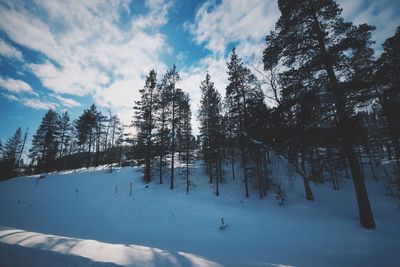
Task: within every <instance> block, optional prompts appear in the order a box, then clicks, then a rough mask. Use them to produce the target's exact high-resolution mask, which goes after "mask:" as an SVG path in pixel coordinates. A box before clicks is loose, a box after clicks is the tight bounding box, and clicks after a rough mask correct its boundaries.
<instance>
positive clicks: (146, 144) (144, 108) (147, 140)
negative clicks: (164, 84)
mask: <svg viewBox="0 0 400 267" xmlns="http://www.w3.org/2000/svg"><path fill="white" fill-rule="evenodd" d="M156 86H157V73H156V72H155V71H154V70H151V71H150V72H149V75H148V76H147V77H146V82H145V86H144V87H143V89H140V90H139V92H140V94H141V98H140V100H139V101H136V102H135V107H134V109H135V117H134V124H135V126H136V128H137V142H138V146H140V147H142V149H141V151H143V154H144V165H145V168H144V181H145V182H146V183H149V182H150V178H151V163H152V158H153V156H154V129H155V119H154V117H155V112H156V105H155V93H156V92H155V89H156Z"/></svg>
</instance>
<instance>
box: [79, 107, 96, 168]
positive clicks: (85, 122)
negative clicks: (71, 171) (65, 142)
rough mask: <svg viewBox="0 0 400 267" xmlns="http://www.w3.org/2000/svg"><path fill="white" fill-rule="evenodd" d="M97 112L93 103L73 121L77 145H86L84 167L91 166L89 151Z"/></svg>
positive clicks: (92, 140)
mask: <svg viewBox="0 0 400 267" xmlns="http://www.w3.org/2000/svg"><path fill="white" fill-rule="evenodd" d="M97 119H98V112H97V108H96V106H95V105H94V104H92V105H91V106H90V108H89V109H86V110H84V111H83V114H82V115H81V116H79V118H78V119H77V120H76V121H75V129H76V132H77V139H78V145H79V146H80V147H81V148H82V147H83V148H84V146H85V145H86V146H87V151H88V152H87V158H86V167H87V168H89V166H91V151H92V145H93V142H94V133H95V130H96V128H97V122H98V120H97Z"/></svg>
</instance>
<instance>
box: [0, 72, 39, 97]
mask: <svg viewBox="0 0 400 267" xmlns="http://www.w3.org/2000/svg"><path fill="white" fill-rule="evenodd" d="M0 88H3V89H5V90H7V91H9V92H12V93H17V94H18V93H28V94H32V95H36V96H37V95H38V94H37V93H36V92H35V91H34V90H33V89H32V87H31V86H30V85H29V84H27V83H26V82H24V81H21V80H14V79H11V78H2V77H0Z"/></svg>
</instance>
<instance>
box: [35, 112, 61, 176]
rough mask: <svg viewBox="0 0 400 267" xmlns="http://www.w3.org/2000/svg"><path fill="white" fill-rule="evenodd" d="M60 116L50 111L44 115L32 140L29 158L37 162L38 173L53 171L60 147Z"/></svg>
mask: <svg viewBox="0 0 400 267" xmlns="http://www.w3.org/2000/svg"><path fill="white" fill-rule="evenodd" d="M59 134H60V132H59V116H58V114H57V113H56V112H55V111H54V110H52V109H50V110H49V111H47V113H46V114H45V115H44V117H43V119H42V122H41V123H40V125H39V128H38V129H37V131H36V133H35V135H34V136H33V139H32V147H31V148H30V149H29V157H30V158H31V159H32V160H33V161H36V163H37V168H36V171H37V172H41V171H45V172H48V171H53V170H54V168H55V159H56V157H57V154H58V153H57V152H58V145H59Z"/></svg>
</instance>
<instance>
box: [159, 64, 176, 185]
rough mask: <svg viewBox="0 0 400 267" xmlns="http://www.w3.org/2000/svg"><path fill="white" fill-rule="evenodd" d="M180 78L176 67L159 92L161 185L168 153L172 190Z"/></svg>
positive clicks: (165, 76)
mask: <svg viewBox="0 0 400 267" xmlns="http://www.w3.org/2000/svg"><path fill="white" fill-rule="evenodd" d="M179 81H180V76H179V74H178V72H177V71H176V67H175V65H174V66H173V67H172V68H171V69H169V70H168V71H167V73H166V74H165V75H164V77H163V79H162V80H161V83H160V84H159V86H158V91H157V110H158V114H157V132H158V155H159V157H160V160H159V161H160V183H162V182H163V180H162V176H163V164H164V161H163V160H164V157H165V155H166V154H167V152H168V147H169V150H170V154H171V178H170V189H173V188H174V167H175V166H174V165H175V149H176V147H175V146H176V140H175V139H176V136H175V134H176V123H177V122H176V118H177V116H176V115H177V114H176V111H177V104H178V102H177V93H176V91H177V88H176V85H177V83H178V82H179Z"/></svg>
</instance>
